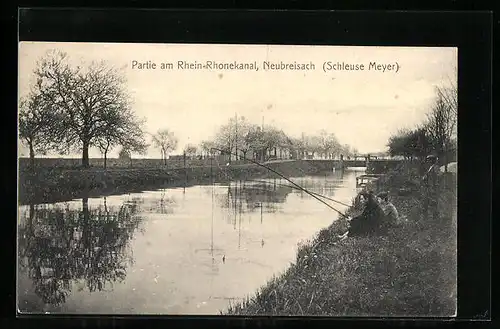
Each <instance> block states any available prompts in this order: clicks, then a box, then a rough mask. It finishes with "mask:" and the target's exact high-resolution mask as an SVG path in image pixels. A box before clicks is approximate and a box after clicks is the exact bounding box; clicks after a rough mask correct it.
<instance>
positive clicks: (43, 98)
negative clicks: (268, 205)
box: [19, 50, 357, 167]
mask: <svg viewBox="0 0 500 329" xmlns="http://www.w3.org/2000/svg"><path fill="white" fill-rule="evenodd" d="M33 75H34V79H33V83H32V84H31V86H30V90H29V92H28V94H27V95H24V96H23V97H22V98H21V100H20V107H19V137H20V140H21V141H22V142H23V143H24V144H25V145H26V146H27V147H28V148H29V156H30V159H31V164H32V166H34V158H35V155H36V154H46V153H47V152H58V153H59V154H61V155H62V154H66V153H70V152H74V151H79V152H82V153H81V154H82V165H83V166H84V167H87V166H89V149H90V148H92V147H94V148H97V149H99V150H100V152H101V153H102V154H103V157H104V166H105V167H106V160H107V156H108V154H109V152H111V151H112V150H114V149H116V148H117V147H121V151H120V153H119V156H120V158H131V155H132V153H138V154H145V153H146V152H147V150H148V148H149V146H154V147H156V148H157V149H159V150H160V151H161V154H162V160H163V161H164V163H165V164H166V160H167V158H168V155H169V154H170V153H171V152H173V151H175V150H176V149H177V147H178V139H177V137H176V136H175V134H174V133H173V132H172V131H170V130H168V129H161V130H159V131H158V132H157V133H156V134H154V135H151V136H150V143H148V142H147V141H146V139H147V138H146V136H147V133H145V131H144V123H145V119H140V118H138V117H137V116H136V115H135V112H134V110H133V102H132V99H131V97H130V94H129V93H128V91H127V88H126V79H125V74H124V70H123V68H115V67H113V66H110V65H109V64H108V63H106V62H104V61H100V62H95V61H93V62H91V63H89V64H88V65H86V64H85V63H83V64H82V65H75V64H74V63H72V62H71V60H70V58H69V57H68V55H67V54H66V53H64V52H61V51H57V50H51V51H49V52H47V54H46V55H45V56H43V57H42V58H41V59H40V60H39V61H38V62H37V65H36V68H35V70H34V71H33ZM278 148H279V149H280V151H282V152H283V151H285V153H286V154H288V155H287V156H290V157H292V156H293V157H294V158H303V157H305V156H306V155H312V156H315V155H320V156H322V157H324V158H332V157H334V156H338V155H340V154H344V155H352V154H356V153H357V151H356V150H353V149H351V148H350V147H349V146H348V145H342V144H340V142H339V141H338V139H337V137H336V136H335V135H334V134H333V133H328V132H326V131H324V130H323V131H320V132H319V133H318V134H316V135H306V134H303V135H302V136H300V137H295V138H294V137H290V136H288V135H287V134H285V133H284V132H283V131H282V130H281V129H278V128H276V127H274V126H272V125H266V126H260V125H257V124H254V123H251V122H249V121H248V120H246V119H245V118H244V117H240V118H238V117H237V116H235V117H234V118H230V119H229V120H228V122H227V123H225V124H222V125H221V126H220V128H219V130H218V132H217V134H216V135H215V136H214V138H213V139H210V140H206V141H203V142H202V143H201V144H200V145H191V144H190V145H187V146H186V147H185V149H184V150H183V151H184V152H185V154H186V155H187V156H190V157H192V156H195V155H205V156H208V155H210V154H214V153H215V152H214V151H215V149H218V150H222V151H223V152H226V153H229V154H233V156H232V157H233V158H235V157H236V156H235V155H237V156H243V157H247V156H250V157H251V158H253V159H258V160H262V161H265V160H267V157H268V156H269V154H270V153H271V152H272V151H274V152H275V154H276V151H277V149H278ZM229 160H231V157H230V158H229Z"/></svg>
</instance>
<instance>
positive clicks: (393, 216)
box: [377, 192, 404, 228]
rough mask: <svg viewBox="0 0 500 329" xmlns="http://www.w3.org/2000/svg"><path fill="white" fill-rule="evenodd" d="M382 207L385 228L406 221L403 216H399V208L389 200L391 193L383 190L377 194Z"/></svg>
mask: <svg viewBox="0 0 500 329" xmlns="http://www.w3.org/2000/svg"><path fill="white" fill-rule="evenodd" d="M377 199H378V201H379V204H380V207H381V208H382V210H383V211H384V215H385V216H384V223H383V226H384V227H385V228H390V227H394V226H397V225H399V224H401V223H402V222H403V221H404V218H403V216H401V217H400V216H399V213H398V210H397V209H396V207H395V206H394V205H393V204H392V202H390V200H389V193H387V192H382V193H379V194H378V195H377Z"/></svg>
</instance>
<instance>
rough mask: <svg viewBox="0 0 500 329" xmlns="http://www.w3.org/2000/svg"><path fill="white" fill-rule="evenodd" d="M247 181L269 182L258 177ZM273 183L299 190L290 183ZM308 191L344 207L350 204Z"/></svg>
mask: <svg viewBox="0 0 500 329" xmlns="http://www.w3.org/2000/svg"><path fill="white" fill-rule="evenodd" d="M247 181H248V182H257V183H269V182H268V181H265V180H258V179H247ZM273 184H276V185H278V186H283V187H290V188H293V189H296V190H300V189H298V188H297V187H295V186H292V185H288V184H282V183H273ZM309 192H311V193H312V194H315V195H317V196H319V197H320V198H323V199H326V200H329V201H332V202H335V203H338V204H341V205H343V206H346V207H350V206H351V205H348V204H347V203H343V202H340V201H338V200H335V199H332V198H330V197H327V196H326V195H322V194H319V193H316V192H313V191H309Z"/></svg>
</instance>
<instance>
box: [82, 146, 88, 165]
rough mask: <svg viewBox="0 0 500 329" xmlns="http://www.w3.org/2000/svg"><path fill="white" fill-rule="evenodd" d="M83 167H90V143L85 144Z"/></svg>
mask: <svg viewBox="0 0 500 329" xmlns="http://www.w3.org/2000/svg"><path fill="white" fill-rule="evenodd" d="M82 167H85V168H87V167H89V142H87V141H84V142H83V154H82Z"/></svg>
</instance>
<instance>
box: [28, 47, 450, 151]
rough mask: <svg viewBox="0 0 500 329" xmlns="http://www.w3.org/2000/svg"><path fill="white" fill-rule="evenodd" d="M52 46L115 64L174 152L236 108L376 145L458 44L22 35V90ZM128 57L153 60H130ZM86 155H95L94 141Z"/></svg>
mask: <svg viewBox="0 0 500 329" xmlns="http://www.w3.org/2000/svg"><path fill="white" fill-rule="evenodd" d="M50 49H59V50H62V51H65V52H66V53H67V54H68V56H69V58H70V59H71V61H72V63H74V65H82V64H83V65H85V64H86V63H89V62H90V61H93V60H105V61H106V62H107V63H108V64H109V65H113V66H117V67H123V69H124V71H125V74H126V77H127V84H126V86H127V88H128V90H129V92H130V94H131V95H132V98H133V109H134V111H135V113H136V114H137V116H139V117H142V118H145V119H146V126H145V128H146V131H147V132H148V133H151V134H153V133H155V132H156V131H158V130H159V129H162V128H168V129H170V130H171V131H173V132H174V133H175V135H176V136H177V137H178V139H179V145H178V148H177V150H176V152H174V153H180V152H181V151H182V149H183V148H184V146H185V145H186V144H188V143H189V144H198V143H199V142H201V141H202V140H204V139H209V138H210V137H212V136H213V135H214V134H215V132H216V131H217V128H218V127H219V126H220V125H222V124H224V123H225V122H227V120H228V119H229V118H230V117H234V116H235V115H237V116H238V117H241V116H244V117H245V118H246V119H247V120H249V121H251V122H253V123H256V124H262V122H264V123H265V124H272V125H274V126H276V127H278V128H281V129H283V131H284V132H286V133H287V134H288V135H291V136H295V137H300V136H301V134H302V133H306V134H314V133H317V132H319V131H320V130H321V129H325V130H327V131H328V132H333V133H334V134H335V135H336V136H337V137H338V139H339V141H340V142H341V143H342V144H349V145H350V146H351V147H355V148H357V149H358V150H359V151H360V152H362V153H369V152H380V151H384V150H386V149H387V141H388V139H389V137H390V136H391V135H392V134H393V133H395V132H396V131H397V130H399V129H401V128H411V127H414V126H415V125H417V124H419V123H421V122H422V121H423V120H424V119H425V115H426V113H427V112H428V111H429V110H430V108H431V106H432V102H433V101H434V99H435V98H434V97H435V87H436V86H442V85H448V84H449V83H450V82H454V83H456V79H457V76H456V67H457V60H458V59H457V53H458V52H457V48H443V47H432V48H431V47H354V46H290V45H272V46H271V45H269V46H268V45H215V44H212V45H209V44H110V43H48V42H47V43H45V42H21V43H20V44H19V95H20V96H21V95H24V94H25V93H26V92H27V91H28V90H29V86H30V83H31V82H32V79H33V74H32V72H33V69H34V68H35V67H36V62H37V60H39V58H40V57H42V56H43V55H44V54H45V52H46V51H48V50H50ZM133 61H137V62H140V63H145V62H150V63H156V65H157V68H156V69H147V68H143V69H138V68H137V66H136V67H135V68H134V67H133V65H132V64H133ZM178 61H187V62H191V63H194V62H198V63H205V62H206V61H216V62H220V63H232V62H235V61H236V62H238V63H254V62H256V63H257V66H258V67H259V70H258V71H255V70H247V71H242V70H224V69H214V70H180V69H178V68H177V62H178ZM264 61H268V62H271V63H275V64H280V62H283V63H293V62H297V63H313V64H314V66H315V69H314V70H308V71H306V70H265V69H264V67H263V62H264ZM328 61H330V62H331V64H336V63H338V62H340V63H346V64H363V65H364V70H358V71H345V70H344V71H342V70H330V71H329V70H326V71H325V70H323V64H324V63H325V62H328ZM370 62H376V63H377V64H384V65H385V64H392V65H393V66H394V67H396V68H397V71H396V70H391V71H389V70H386V71H385V72H384V71H383V70H373V69H368V68H369V64H370ZM161 63H173V66H174V69H171V70H165V69H164V70H162V69H161V68H160V64H161ZM118 151H119V149H116V150H114V151H113V152H111V153H110V155H109V157H114V156H116V155H117V153H118ZM20 153H21V154H25V153H26V152H25V148H21V149H20ZM47 156H51V154H48V155H47ZM67 156H68V157H79V156H81V155H80V154H70V155H67ZM90 156H91V157H101V155H100V153H99V152H98V150H91V151H90ZM145 157H154V158H159V157H160V151H159V150H156V149H154V148H153V147H151V148H150V149H149V150H148V154H147V155H145Z"/></svg>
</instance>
